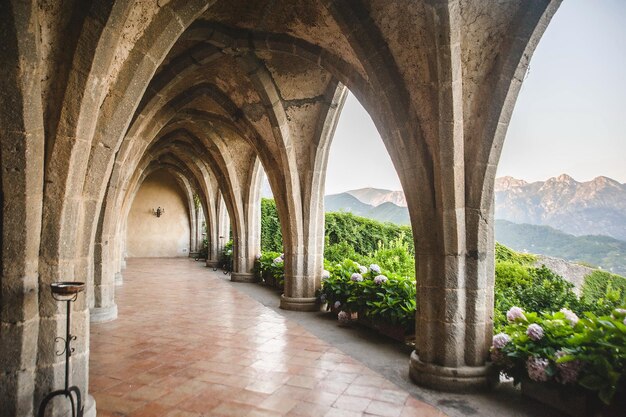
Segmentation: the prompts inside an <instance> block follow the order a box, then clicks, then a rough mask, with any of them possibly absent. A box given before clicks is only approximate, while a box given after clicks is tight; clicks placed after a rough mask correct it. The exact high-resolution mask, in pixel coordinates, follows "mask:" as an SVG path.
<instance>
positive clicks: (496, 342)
mask: <svg viewBox="0 0 626 417" xmlns="http://www.w3.org/2000/svg"><path fill="white" fill-rule="evenodd" d="M510 341H511V338H510V337H509V335H508V334H506V333H498V334H497V335H495V336H494V337H493V347H494V349H502V348H503V347H505V346H506V345H507V344H508V343H509V342H510Z"/></svg>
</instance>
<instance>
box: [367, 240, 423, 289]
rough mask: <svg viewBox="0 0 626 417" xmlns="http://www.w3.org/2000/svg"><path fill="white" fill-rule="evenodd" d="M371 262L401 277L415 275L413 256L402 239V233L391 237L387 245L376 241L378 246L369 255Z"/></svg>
mask: <svg viewBox="0 0 626 417" xmlns="http://www.w3.org/2000/svg"><path fill="white" fill-rule="evenodd" d="M371 258H372V260H373V261H372V262H376V263H377V264H378V265H380V267H381V268H382V269H383V270H385V271H390V272H393V273H396V274H398V275H401V276H403V277H411V278H413V277H415V256H414V255H413V254H411V253H410V251H409V245H408V243H407V242H406V240H405V239H404V233H400V235H399V236H398V237H397V238H396V239H392V240H391V241H390V242H389V243H388V244H387V245H385V244H384V243H382V242H379V243H378V248H377V249H376V251H375V252H374V253H373V254H372V255H371Z"/></svg>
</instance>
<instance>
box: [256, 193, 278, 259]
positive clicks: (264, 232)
mask: <svg viewBox="0 0 626 417" xmlns="http://www.w3.org/2000/svg"><path fill="white" fill-rule="evenodd" d="M261 251H262V252H279V253H280V252H282V251H283V234H282V232H281V231H280V219H279V218H278V210H276V201H274V200H273V199H271V198H263V199H261Z"/></svg>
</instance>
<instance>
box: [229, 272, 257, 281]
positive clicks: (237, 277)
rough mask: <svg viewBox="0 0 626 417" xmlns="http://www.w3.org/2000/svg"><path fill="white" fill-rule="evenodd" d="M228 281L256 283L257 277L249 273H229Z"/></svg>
mask: <svg viewBox="0 0 626 417" xmlns="http://www.w3.org/2000/svg"><path fill="white" fill-rule="evenodd" d="M230 280H231V281H232V282H257V281H258V279H257V277H256V276H255V275H254V274H252V273H250V272H231V273H230Z"/></svg>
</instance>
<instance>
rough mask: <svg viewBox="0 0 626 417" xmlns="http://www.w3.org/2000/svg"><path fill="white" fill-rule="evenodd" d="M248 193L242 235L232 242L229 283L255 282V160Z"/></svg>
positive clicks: (258, 199)
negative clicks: (231, 266)
mask: <svg viewBox="0 0 626 417" xmlns="http://www.w3.org/2000/svg"><path fill="white" fill-rule="evenodd" d="M251 171H252V172H250V176H249V177H250V178H249V183H248V184H247V186H248V193H247V194H246V196H245V200H246V203H244V217H245V221H244V225H243V233H241V236H239V238H238V239H235V241H234V242H233V249H234V251H233V272H232V273H231V274H230V279H231V281H236V282H256V281H257V277H256V276H255V275H254V262H255V259H256V255H257V254H259V253H261V192H260V191H261V178H262V170H261V164H260V162H259V160H258V159H257V160H256V162H255V164H254V166H253V167H252V169H251Z"/></svg>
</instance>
